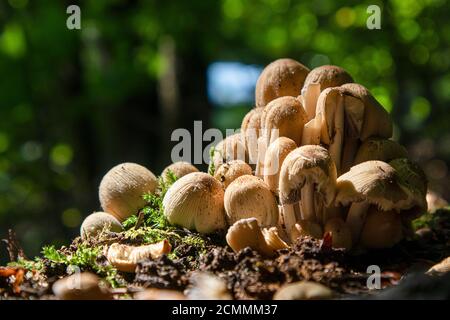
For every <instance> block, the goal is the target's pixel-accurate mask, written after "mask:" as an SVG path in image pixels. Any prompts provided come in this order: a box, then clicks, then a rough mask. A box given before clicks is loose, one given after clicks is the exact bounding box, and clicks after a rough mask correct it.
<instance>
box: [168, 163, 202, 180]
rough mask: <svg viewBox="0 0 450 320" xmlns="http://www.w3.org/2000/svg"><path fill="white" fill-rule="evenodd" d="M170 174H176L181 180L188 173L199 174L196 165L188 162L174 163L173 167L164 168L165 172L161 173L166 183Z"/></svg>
mask: <svg viewBox="0 0 450 320" xmlns="http://www.w3.org/2000/svg"><path fill="white" fill-rule="evenodd" d="M169 172H172V174H174V175H175V177H176V178H177V179H180V178H181V177H184V176H185V175H187V174H188V173H192V172H198V169H197V168H196V167H195V166H194V165H192V164H190V163H189V162H186V161H178V162H175V163H172V164H171V165H169V166H167V167H166V168H164V170H163V172H162V173H161V178H162V179H163V181H164V182H167V174H168V173H169Z"/></svg>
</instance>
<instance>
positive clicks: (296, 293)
mask: <svg viewBox="0 0 450 320" xmlns="http://www.w3.org/2000/svg"><path fill="white" fill-rule="evenodd" d="M333 297H334V293H333V291H332V290H331V289H330V288H328V287H326V286H324V285H323V284H320V283H317V282H312V281H299V282H294V283H290V284H286V285H284V286H283V287H281V288H280V289H279V290H278V291H277V292H276V293H275V295H274V297H273V299H274V300H318V299H332V298H333Z"/></svg>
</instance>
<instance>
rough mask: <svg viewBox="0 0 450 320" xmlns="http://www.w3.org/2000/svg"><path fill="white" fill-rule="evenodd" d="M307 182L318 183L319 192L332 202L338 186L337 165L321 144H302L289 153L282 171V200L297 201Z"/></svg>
mask: <svg viewBox="0 0 450 320" xmlns="http://www.w3.org/2000/svg"><path fill="white" fill-rule="evenodd" d="M305 183H315V184H317V192H319V193H321V194H322V195H323V196H324V199H325V203H326V204H327V205H328V204H331V203H332V201H333V199H334V194H335V186H336V167H335V165H334V162H333V161H332V160H331V158H330V155H329V153H328V151H327V150H326V149H325V148H324V147H322V146H319V145H306V146H301V147H299V148H297V149H295V150H294V151H292V152H291V153H289V154H288V156H287V157H286V159H285V160H284V162H283V165H282V167H281V172H280V183H279V188H280V200H281V202H282V203H285V204H289V203H295V202H297V201H299V200H300V193H299V190H300V189H301V188H302V187H303V186H304V185H305Z"/></svg>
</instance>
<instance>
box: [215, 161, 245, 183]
mask: <svg viewBox="0 0 450 320" xmlns="http://www.w3.org/2000/svg"><path fill="white" fill-rule="evenodd" d="M251 174H252V168H251V167H250V166H249V165H248V164H246V163H245V162H244V161H242V160H232V161H229V162H226V163H223V164H221V165H220V167H219V168H217V169H216V171H215V172H214V178H216V179H217V180H219V181H220V183H221V184H222V186H223V188H224V189H226V188H227V187H228V186H229V185H230V183H232V182H233V181H234V180H236V179H237V178H239V177H240V176H243V175H251Z"/></svg>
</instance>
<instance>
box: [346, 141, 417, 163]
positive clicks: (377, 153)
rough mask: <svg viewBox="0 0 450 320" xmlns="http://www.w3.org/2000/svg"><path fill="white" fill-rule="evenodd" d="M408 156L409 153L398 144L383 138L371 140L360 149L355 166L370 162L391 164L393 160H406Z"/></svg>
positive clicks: (365, 142)
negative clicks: (376, 161)
mask: <svg viewBox="0 0 450 320" xmlns="http://www.w3.org/2000/svg"><path fill="white" fill-rule="evenodd" d="M407 156H408V151H406V149H405V147H403V146H402V145H400V144H399V143H398V142H395V141H393V140H386V139H381V138H370V139H368V140H366V141H364V142H363V143H362V144H361V146H360V147H359V149H358V152H357V153H356V156H355V160H354V165H356V164H359V163H362V162H366V161H370V160H380V161H384V162H389V161H391V160H393V159H398V158H406V157H407Z"/></svg>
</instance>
